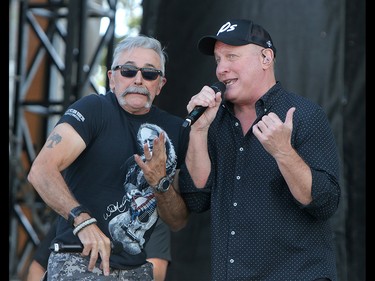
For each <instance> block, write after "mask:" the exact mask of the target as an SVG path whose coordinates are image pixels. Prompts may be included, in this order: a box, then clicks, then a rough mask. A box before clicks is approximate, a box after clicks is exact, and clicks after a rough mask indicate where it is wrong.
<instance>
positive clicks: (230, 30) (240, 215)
mask: <svg viewBox="0 0 375 281" xmlns="http://www.w3.org/2000/svg"><path fill="white" fill-rule="evenodd" d="M198 48H199V50H200V51H201V52H202V53H203V54H205V55H211V56H213V57H214V59H215V61H216V63H217V66H216V76H217V78H218V80H219V81H221V82H223V83H224V84H225V85H226V90H225V93H224V95H223V97H224V98H223V99H222V96H221V94H220V93H215V92H214V90H213V89H212V88H211V87H209V86H204V87H203V88H202V90H201V91H200V92H199V93H198V94H197V95H195V96H193V97H192V99H191V100H190V102H189V104H188V105H187V109H188V112H191V111H192V110H193V109H194V108H195V107H196V106H203V107H207V109H206V110H205V111H204V113H203V115H202V116H201V117H200V118H199V119H198V120H197V121H196V122H195V123H194V124H192V125H191V131H190V141H189V148H188V153H187V157H186V161H185V165H183V166H182V168H181V172H180V192H181V194H182V196H183V197H184V199H185V202H186V203H187V205H188V207H189V210H190V211H191V212H198V213H199V212H203V211H205V210H207V209H208V208H211V214H212V220H211V221H212V236H211V237H212V241H211V249H212V280H215V281H221V280H223V281H224V280H225V281H228V280H236V281H238V280H246V281H266V280H267V281H270V280H273V281H281V280H282V281H284V280H287V281H313V280H315V281H316V280H321V281H323V280H326V281H328V280H330V281H336V280H337V273H336V264H335V253H334V242H333V232H332V230H331V226H330V224H329V221H328V219H329V218H330V217H331V216H332V215H333V214H334V213H335V211H336V210H337V208H338V204H339V198H340V192H341V191H340V185H339V158H338V150H337V146H336V143H335V139H334V136H333V133H332V131H331V128H330V125H329V122H328V120H327V117H326V114H325V113H324V111H323V110H322V108H321V107H320V106H318V105H316V104H315V103H313V102H312V101H309V100H307V99H306V98H303V97H301V96H298V95H295V94H293V93H291V92H288V91H286V90H285V89H284V88H283V87H282V85H281V83H280V82H279V81H277V80H276V78H275V73H274V63H275V56H276V48H275V46H274V42H273V41H272V39H271V36H270V35H269V33H268V32H267V31H266V30H265V29H264V28H263V27H262V26H260V25H258V24H255V23H254V22H252V21H249V20H230V21H228V22H226V23H225V24H223V25H222V26H221V27H220V28H219V29H218V32H217V33H216V35H212V36H205V37H203V38H202V39H201V40H200V41H199V44H198Z"/></svg>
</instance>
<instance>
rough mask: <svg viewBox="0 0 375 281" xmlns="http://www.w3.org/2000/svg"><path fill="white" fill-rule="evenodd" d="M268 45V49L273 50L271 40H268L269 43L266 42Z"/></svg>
mask: <svg viewBox="0 0 375 281" xmlns="http://www.w3.org/2000/svg"><path fill="white" fill-rule="evenodd" d="M266 44H267V46H268V48H271V47H272V43H271V41H270V40H268V41H267V42H266Z"/></svg>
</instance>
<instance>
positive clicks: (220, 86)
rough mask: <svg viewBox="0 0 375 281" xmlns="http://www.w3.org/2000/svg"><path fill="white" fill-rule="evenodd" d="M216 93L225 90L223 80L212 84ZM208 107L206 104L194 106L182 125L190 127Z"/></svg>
mask: <svg viewBox="0 0 375 281" xmlns="http://www.w3.org/2000/svg"><path fill="white" fill-rule="evenodd" d="M210 87H211V88H212V89H213V90H214V91H215V93H217V92H221V93H222V94H223V93H224V92H225V88H226V87H225V84H224V83H223V82H220V81H219V82H216V83H214V84H213V85H211V86H210ZM206 109H207V107H206V106H199V105H197V106H196V107H194V109H193V110H192V111H191V112H190V113H189V114H188V116H186V118H185V121H184V123H183V124H182V127H185V128H186V127H189V126H191V125H193V124H194V123H195V121H197V120H198V118H199V117H201V115H202V114H203V112H204V111H205V110H206Z"/></svg>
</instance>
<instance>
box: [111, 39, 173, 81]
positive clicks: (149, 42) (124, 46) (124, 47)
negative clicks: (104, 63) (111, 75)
mask: <svg viewBox="0 0 375 281" xmlns="http://www.w3.org/2000/svg"><path fill="white" fill-rule="evenodd" d="M135 48H145V49H151V50H154V51H155V52H156V53H157V54H158V55H159V57H160V64H161V71H162V72H163V75H164V74H165V63H166V60H167V53H166V52H165V50H164V48H163V47H162V46H161V43H160V42H159V41H158V40H157V39H155V38H152V37H148V36H145V35H142V34H141V35H138V36H134V37H126V38H124V39H122V40H121V41H120V42H119V43H118V44H117V46H116V48H115V50H114V52H113V62H112V66H111V68H112V69H113V68H114V67H115V66H116V65H117V64H118V63H117V61H118V58H119V56H120V55H121V54H122V53H123V52H125V51H129V50H133V49H135Z"/></svg>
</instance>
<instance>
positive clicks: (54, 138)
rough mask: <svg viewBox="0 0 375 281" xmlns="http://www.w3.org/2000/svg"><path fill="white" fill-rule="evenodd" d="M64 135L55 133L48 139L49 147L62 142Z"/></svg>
mask: <svg viewBox="0 0 375 281" xmlns="http://www.w3.org/2000/svg"><path fill="white" fill-rule="evenodd" d="M61 139H62V137H61V136H60V135H59V134H56V133H53V134H52V135H51V136H50V137H49V138H48V140H47V142H49V144H47V147H48V148H53V147H54V144H58V143H59V142H61Z"/></svg>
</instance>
